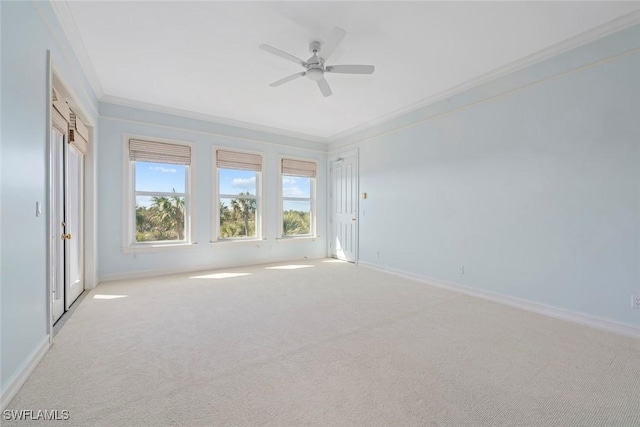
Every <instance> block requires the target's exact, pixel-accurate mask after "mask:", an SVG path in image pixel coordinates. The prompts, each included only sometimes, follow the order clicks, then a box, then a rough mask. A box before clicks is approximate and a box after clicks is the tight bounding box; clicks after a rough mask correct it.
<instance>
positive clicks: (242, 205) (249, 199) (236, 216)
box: [216, 150, 262, 239]
mask: <svg viewBox="0 0 640 427" xmlns="http://www.w3.org/2000/svg"><path fill="white" fill-rule="evenodd" d="M216 167H217V172H218V215H217V216H218V227H217V229H218V239H259V238H260V236H261V230H260V217H261V215H260V174H261V172H262V156H261V155H259V154H253V153H244V152H235V151H227V150H217V151H216Z"/></svg>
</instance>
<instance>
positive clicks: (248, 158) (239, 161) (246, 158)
mask: <svg viewBox="0 0 640 427" xmlns="http://www.w3.org/2000/svg"><path fill="white" fill-rule="evenodd" d="M216 165H217V166H218V167H219V168H226V169H242V170H247V171H256V172H262V156H261V155H260V154H250V153H238V152H236V151H227V150H218V151H216Z"/></svg>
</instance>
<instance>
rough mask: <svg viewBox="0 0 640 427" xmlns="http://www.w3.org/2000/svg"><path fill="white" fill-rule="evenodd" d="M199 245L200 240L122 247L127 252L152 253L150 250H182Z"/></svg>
mask: <svg viewBox="0 0 640 427" xmlns="http://www.w3.org/2000/svg"><path fill="white" fill-rule="evenodd" d="M196 246H198V242H195V243H166V244H162V243H158V244H153V243H150V244H147V245H135V246H126V247H124V248H122V252H124V253H125V254H139V253H150V252H165V251H172V250H182V249H194V248H195V247H196Z"/></svg>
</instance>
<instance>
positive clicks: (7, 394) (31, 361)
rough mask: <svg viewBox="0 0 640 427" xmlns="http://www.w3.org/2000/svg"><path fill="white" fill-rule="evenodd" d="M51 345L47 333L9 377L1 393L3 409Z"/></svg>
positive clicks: (0, 399)
mask: <svg viewBox="0 0 640 427" xmlns="http://www.w3.org/2000/svg"><path fill="white" fill-rule="evenodd" d="M49 347H50V344H49V335H46V336H45V337H44V339H43V340H42V342H41V343H40V345H38V346H37V347H36V348H35V350H34V351H33V352H32V353H31V354H30V355H29V357H28V358H27V360H26V362H25V363H24V364H23V365H22V367H21V369H20V370H19V371H18V372H16V373H15V374H14V375H13V376H12V377H11V378H10V379H9V381H8V383H7V387H6V389H5V390H3V391H2V394H0V408H1V409H2V410H3V411H4V408H6V407H7V405H9V402H11V400H12V399H13V398H14V397H15V396H16V394H18V391H20V388H21V387H22V385H23V384H24V383H25V381H27V378H29V376H30V375H31V373H32V372H33V370H34V369H35V368H36V366H38V363H40V361H41V360H42V358H43V357H44V355H45V354H47V351H49Z"/></svg>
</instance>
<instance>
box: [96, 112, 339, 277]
mask: <svg viewBox="0 0 640 427" xmlns="http://www.w3.org/2000/svg"><path fill="white" fill-rule="evenodd" d="M100 115H101V117H100V135H99V139H100V141H101V144H100V147H99V152H98V159H99V160H98V161H99V164H98V169H99V177H98V194H99V200H98V212H99V213H98V223H99V237H98V245H99V248H98V259H99V261H98V264H99V277H100V279H101V280H108V279H113V278H118V277H123V276H127V275H131V274H139V273H142V272H150V273H152V274H153V273H158V272H168V271H180V270H190V269H203V268H216V267H224V266H233V265H247V264H255V263H266V262H271V261H280V260H294V259H304V257H308V258H318V257H323V256H326V241H327V240H326V222H325V218H326V191H327V190H326V188H327V185H326V179H327V178H326V145H324V144H322V143H317V142H310V141H302V140H296V139H293V138H289V137H280V136H275V135H272V134H267V133H262V132H258V131H253V130H249V129H242V128H235V127H232V126H225V125H219V124H215V123H210V122H206V121H202V120H195V119H190V118H184V117H178V116H174V115H170V114H165V113H158V112H151V111H147V110H142V109H138V108H131V107H126V106H121V105H115V104H112V103H106V102H100ZM125 134H129V135H137V136H147V137H156V138H164V139H170V140H176V141H185V142H190V143H193V144H194V151H193V161H194V164H193V176H192V182H193V189H194V190H193V191H194V194H193V197H192V202H193V203H194V210H193V213H194V215H195V232H196V234H195V241H197V242H198V244H197V245H195V246H194V247H193V248H189V249H184V248H179V249H166V250H163V251H162V252H154V253H136V254H127V253H124V252H123V237H122V228H123V224H122V222H123V219H122V218H123V209H124V208H123V176H124V161H123V151H124V150H125V146H124V144H123V135H125ZM214 147H227V148H231V149H233V148H237V149H242V150H251V151H258V152H261V153H263V158H264V171H263V173H262V195H263V216H264V230H263V232H264V237H265V238H266V240H263V241H260V242H252V243H248V242H242V243H229V242H225V243H214V244H211V243H210V241H211V240H212V237H213V235H214V234H215V233H216V231H215V230H214V228H213V220H212V213H213V212H212V203H211V201H212V195H213V190H214V189H213V184H212V178H213V150H214ZM281 155H288V156H295V157H304V158H309V159H314V160H317V161H318V166H319V176H318V179H317V194H318V198H317V200H318V206H317V216H318V218H319V220H318V228H317V232H318V236H319V238H317V239H315V240H296V241H290V240H287V241H285V240H280V239H277V231H278V203H277V200H278V193H277V189H278V186H279V185H280V184H279V182H278V157H279V156H281Z"/></svg>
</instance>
